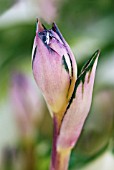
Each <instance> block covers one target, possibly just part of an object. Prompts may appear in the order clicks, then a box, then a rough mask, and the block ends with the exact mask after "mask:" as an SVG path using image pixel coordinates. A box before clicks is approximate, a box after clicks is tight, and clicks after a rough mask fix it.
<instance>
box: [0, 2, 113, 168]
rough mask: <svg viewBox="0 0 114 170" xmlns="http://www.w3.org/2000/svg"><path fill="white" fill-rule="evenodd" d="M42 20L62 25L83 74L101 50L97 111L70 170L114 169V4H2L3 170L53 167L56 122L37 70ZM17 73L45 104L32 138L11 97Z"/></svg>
mask: <svg viewBox="0 0 114 170" xmlns="http://www.w3.org/2000/svg"><path fill="white" fill-rule="evenodd" d="M37 17H38V18H40V19H41V21H42V22H43V23H44V24H45V25H46V26H47V27H48V28H50V24H51V23H52V22H53V21H55V22H56V23H57V25H58V27H59V28H60V30H61V32H62V34H63V36H64V37H65V39H66V40H67V42H68V43H69V45H70V46H71V48H72V51H73V52H74V55H75V57H76V61H77V65H78V74H79V72H80V69H81V67H82V65H83V64H84V63H85V62H86V61H87V59H88V58H89V57H90V56H91V55H92V54H93V53H94V52H95V51H96V50H97V49H100V50H101V55H100V58H99V63H98V67H97V74H96V80H95V88H94V94H93V102H92V107H91V111H90V114H89V116H88V119H87V121H86V123H85V125H84V128H83V131H82V134H81V136H80V138H79V141H78V143H77V145H76V147H75V148H74V149H73V152H72V155H71V160H70V167H69V169H70V170H80V169H83V170H96V169H98V170H100V169H103V170H113V168H114V1H113V0H85V1H82V0H0V169H1V170H47V169H49V165H50V155H51V143H52V120H51V117H50V115H49V113H48V109H47V107H46V104H45V102H44V100H43V98H42V96H41V94H40V92H39V91H38V89H37V87H36V84H35V81H34V79H33V75H32V67H31V53H32V45H33V40H34V36H35V22H36V18H37ZM16 72H18V73H19V74H20V73H21V74H23V75H24V76H25V77H26V76H27V77H28V78H29V79H30V83H31V84H32V86H33V88H35V89H36V93H37V94H38V99H37V100H40V101H42V102H41V103H43V104H42V112H43V113H42V116H39V114H38V115H37V114H36V117H34V116H33V119H36V120H37V119H38V122H37V121H36V122H35V121H30V122H28V126H29V127H31V129H32V135H31V131H30V130H29V129H27V135H26V133H25V134H24V132H22V131H23V130H22V128H21V127H20V126H21V124H20V123H18V120H17V118H16V117H17V116H16V114H15V112H16V111H15V109H14V105H15V101H14V100H13V99H12V97H11V96H12V89H13V85H12V77H13V75H14V74H15V73H16ZM24 95H25V97H27V96H26V93H25V94H24ZM39 96H40V97H39ZM41 103H39V105H40V104H41ZM39 105H38V108H37V109H38V112H39V107H40V106H39ZM16 107H17V106H16ZM17 110H18V108H17ZM31 114H32V113H31ZM18 119H22V120H23V119H24V118H23V116H22V117H21V118H20V117H18ZM20 121H21V120H20ZM21 123H22V122H21ZM25 128H26V127H25ZM31 160H32V164H34V165H32V167H30V163H31Z"/></svg>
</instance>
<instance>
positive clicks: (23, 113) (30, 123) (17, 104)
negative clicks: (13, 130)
mask: <svg viewBox="0 0 114 170" xmlns="http://www.w3.org/2000/svg"><path fill="white" fill-rule="evenodd" d="M37 92H38V91H37V90H36V89H35V87H34V86H33V84H32V83H31V82H30V81H29V79H28V77H27V76H25V75H24V74H21V73H15V74H14V76H13V79H12V86H11V95H10V96H11V101H12V106H13V110H14V113H15V117H16V120H17V123H18V125H19V129H20V132H21V134H22V135H23V136H30V135H33V132H34V130H35V128H36V126H37V125H38V122H39V121H40V120H41V118H42V116H43V114H42V113H43V110H44V102H43V100H42V98H41V95H40V94H39V93H37Z"/></svg>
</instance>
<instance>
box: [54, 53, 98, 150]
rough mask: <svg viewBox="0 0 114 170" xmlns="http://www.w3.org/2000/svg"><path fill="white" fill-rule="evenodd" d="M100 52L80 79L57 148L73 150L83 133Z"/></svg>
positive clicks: (62, 126) (86, 66) (91, 60)
mask: <svg viewBox="0 0 114 170" xmlns="http://www.w3.org/2000/svg"><path fill="white" fill-rule="evenodd" d="M98 56H99V51H97V52H95V53H94V55H93V56H92V58H91V59H90V60H89V61H88V63H87V64H86V65H85V66H84V67H83V70H82V72H81V74H80V76H79V77H78V79H77V81H76V85H75V89H74V93H73V96H72V98H71V101H70V103H69V106H68V108H67V111H66V114H65V115H64V118H63V121H62V125H61V129H60V134H59V136H58V142H57V148H58V150H60V149H62V148H73V147H74V145H75V143H76V142H77V140H78V138H79V135H80V133H81V130H82V127H83V125H84V122H85V120H86V118H87V115H88V112H89V110H90V106H91V101H92V91H93V85H94V79H95V72H96V66H97V60H98Z"/></svg>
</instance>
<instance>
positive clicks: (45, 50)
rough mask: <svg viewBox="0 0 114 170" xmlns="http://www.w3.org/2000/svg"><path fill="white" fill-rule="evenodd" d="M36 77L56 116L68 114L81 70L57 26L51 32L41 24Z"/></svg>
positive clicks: (35, 49) (34, 56)
mask: <svg viewBox="0 0 114 170" xmlns="http://www.w3.org/2000/svg"><path fill="white" fill-rule="evenodd" d="M32 65H33V74H34V77H35V80H36V83H37V85H38V86H39V88H40V89H41V91H42V93H43V95H44V98H45V100H46V102H47V104H48V106H49V108H50V109H51V111H52V112H53V113H55V114H56V113H57V114H58V113H61V114H62V113H64V111H65V109H66V107H67V105H68V101H69V100H70V98H71V95H72V92H73V89H74V85H75V81H76V77H77V67H76V62H75V58H74V56H73V54H72V52H71V50H70V47H69V46H68V44H67V43H66V41H65V40H64V38H63V37H62V35H61V33H60V31H59V30H58V28H57V26H56V25H55V24H53V26H52V29H50V30H47V29H46V28H45V27H44V26H43V25H42V24H41V23H40V22H38V23H37V30H36V36H35V40H34V46H33V52H32Z"/></svg>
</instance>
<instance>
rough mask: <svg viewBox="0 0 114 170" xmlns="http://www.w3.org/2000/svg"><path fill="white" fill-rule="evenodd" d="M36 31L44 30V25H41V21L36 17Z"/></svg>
mask: <svg viewBox="0 0 114 170" xmlns="http://www.w3.org/2000/svg"><path fill="white" fill-rule="evenodd" d="M36 24H37V25H36V32H37V33H38V32H42V31H44V29H45V28H44V26H43V25H42V23H41V22H40V21H39V19H38V18H37V19H36Z"/></svg>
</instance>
